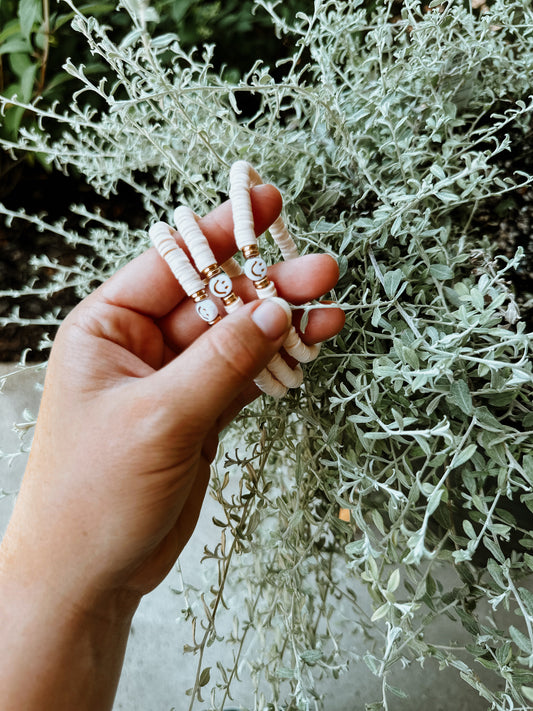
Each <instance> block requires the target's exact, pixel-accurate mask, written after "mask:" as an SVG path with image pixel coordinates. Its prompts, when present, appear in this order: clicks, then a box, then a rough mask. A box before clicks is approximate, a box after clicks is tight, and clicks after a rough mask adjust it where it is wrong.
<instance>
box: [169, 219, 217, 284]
mask: <svg viewBox="0 0 533 711" xmlns="http://www.w3.org/2000/svg"><path fill="white" fill-rule="evenodd" d="M197 220H198V217H197V216H196V215H195V214H194V212H193V211H192V210H191V208H190V207H187V205H180V206H179V207H177V208H176V209H175V210H174V222H175V223H176V227H177V228H178V231H179V233H180V235H181V237H182V239H183V241H184V242H185V244H186V245H187V249H188V250H189V252H190V253H191V257H192V258H193V260H194V263H195V264H196V268H197V269H198V271H199V272H203V271H204V270H205V269H207V267H210V266H211V265H212V264H216V259H215V255H214V254H213V251H212V249H211V247H210V246H209V242H208V241H207V238H206V236H205V235H204V233H203V232H202V230H201V229H200V226H199V225H198V222H197Z"/></svg>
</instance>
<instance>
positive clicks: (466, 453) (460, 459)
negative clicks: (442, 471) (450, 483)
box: [450, 444, 477, 469]
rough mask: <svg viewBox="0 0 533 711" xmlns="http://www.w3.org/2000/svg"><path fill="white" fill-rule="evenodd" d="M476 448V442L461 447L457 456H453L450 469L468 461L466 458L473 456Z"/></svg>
mask: <svg viewBox="0 0 533 711" xmlns="http://www.w3.org/2000/svg"><path fill="white" fill-rule="evenodd" d="M476 449H477V444H469V445H468V447H466V448H465V449H463V451H462V452H460V453H459V454H458V455H457V457H455V459H454V460H453V461H452V463H451V464H450V467H451V468H452V469H456V468H457V467H460V466H462V465H463V464H466V462H468V460H469V459H471V458H472V457H473V456H474V454H475V452H476Z"/></svg>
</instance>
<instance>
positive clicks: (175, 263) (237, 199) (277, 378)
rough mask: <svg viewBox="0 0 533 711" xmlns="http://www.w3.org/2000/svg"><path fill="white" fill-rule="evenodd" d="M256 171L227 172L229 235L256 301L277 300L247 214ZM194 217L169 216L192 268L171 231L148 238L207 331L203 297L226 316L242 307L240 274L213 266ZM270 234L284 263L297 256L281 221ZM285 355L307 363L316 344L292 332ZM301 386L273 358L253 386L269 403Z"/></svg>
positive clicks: (208, 314)
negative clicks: (231, 231)
mask: <svg viewBox="0 0 533 711" xmlns="http://www.w3.org/2000/svg"><path fill="white" fill-rule="evenodd" d="M261 184H262V180H261V178H260V177H259V175H258V173H257V171H256V170H255V169H254V168H253V167H252V166H251V165H250V164H249V163H248V162H246V161H237V162H236V163H234V164H233V166H232V168H231V171H230V189H229V193H230V199H231V206H232V213H233V223H234V234H235V242H236V244H237V247H238V248H239V250H240V251H241V252H242V254H243V257H244V259H245V263H244V274H245V275H246V276H247V277H248V279H250V280H251V281H252V282H253V285H254V287H255V290H256V293H257V296H258V297H259V298H260V299H266V298H273V297H277V289H276V285H275V284H274V283H273V282H272V281H271V280H270V279H269V278H268V275H267V265H266V263H265V261H264V260H263V258H262V257H261V255H260V252H259V247H258V243H257V238H256V235H255V225H254V219H253V211H252V201H251V196H250V191H251V189H252V187H254V186H256V185H261ZM198 219H199V218H198V216H197V215H195V214H194V212H193V211H192V210H191V209H190V208H188V207H186V206H184V205H183V206H179V207H178V208H176V210H175V212H174V220H175V222H176V226H177V228H178V231H179V233H180V235H181V237H182V239H183V241H184V242H185V244H186V246H187V249H188V250H189V253H190V255H191V257H192V259H193V261H194V263H195V265H196V269H195V268H194V266H193V265H192V264H191V262H190V261H189V259H188V257H187V255H186V254H185V252H184V251H183V250H182V249H181V248H180V247H179V245H178V244H177V242H176V240H175V238H174V234H173V230H172V228H171V227H170V226H169V225H167V224H166V223H165V222H157V223H155V224H154V225H152V226H151V227H150V230H149V235H150V238H151V240H152V242H153V244H154V246H155V247H156V249H157V250H158V252H159V254H160V255H161V256H162V257H163V259H164V260H165V261H166V262H167V264H168V265H169V267H170V269H171V270H172V273H173V274H174V276H175V277H176V279H177V280H178V282H179V283H180V284H181V286H182V288H183V289H184V291H185V292H186V294H187V295H188V296H189V297H191V298H192V299H193V301H195V302H196V310H197V312H198V314H199V316H200V317H201V318H202V319H203V320H204V321H206V322H207V323H208V324H210V325H213V324H215V323H217V322H218V321H219V320H220V315H219V313H218V308H217V306H216V304H215V302H214V301H213V300H212V299H211V298H209V295H208V293H207V289H206V284H207V286H208V289H209V291H210V292H211V293H212V294H213V295H214V296H215V297H218V298H220V299H221V300H222V303H223V304H224V308H225V310H226V312H228V313H231V312H232V311H235V310H236V309H237V308H239V307H240V306H241V305H242V303H243V302H242V299H241V298H240V297H239V296H237V295H236V294H235V292H234V291H233V286H232V283H231V279H232V277H235V276H238V275H240V274H242V273H243V269H242V268H241V266H240V265H239V263H238V262H237V261H236V260H235V259H233V258H231V259H228V260H227V261H226V262H224V263H223V264H222V265H220V266H219V265H218V264H217V261H216V259H215V256H214V254H213V252H212V250H211V247H210V246H209V243H208V241H207V239H206V237H205V235H204V234H203V232H202V230H201V229H200V226H199V224H198ZM270 233H271V234H272V237H273V239H274V241H275V242H276V244H277V245H278V247H279V249H280V251H281V254H282V256H283V258H284V259H293V258H294V257H297V256H298V249H297V247H296V244H295V243H294V240H293V239H292V237H291V236H290V234H289V232H288V230H287V228H286V226H285V223H284V222H283V219H282V217H281V216H280V217H278V218H277V219H276V220H275V221H274V223H273V224H272V225H271V227H270ZM283 347H284V349H285V351H286V352H287V353H288V354H289V355H290V356H292V357H293V358H294V359H295V360H296V361H298V363H308V362H310V361H311V360H313V359H314V358H316V357H317V355H318V353H319V351H320V344H317V345H312V346H308V345H307V344H305V343H304V342H303V341H302V339H301V338H300V336H299V335H298V333H297V331H296V329H295V327H294V326H291V328H290V330H289V333H288V335H287V337H286V339H285V341H284V343H283ZM302 382H303V371H302V369H301V367H300V365H299V364H297V365H296V367H294V368H291V366H290V365H289V364H288V363H287V362H286V361H285V360H284V359H283V358H282V357H281V355H280V354H279V353H278V354H276V355H275V356H274V358H273V359H272V360H271V361H270V363H269V364H268V366H267V368H265V369H264V370H263V371H261V373H260V374H259V375H258V377H257V378H256V380H255V383H256V385H257V386H258V387H259V388H260V389H261V390H263V392H265V393H267V394H269V395H272V396H273V397H276V398H280V397H283V396H284V395H285V394H286V392H287V389H288V388H297V387H300V385H301V384H302Z"/></svg>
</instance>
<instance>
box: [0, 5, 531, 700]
mask: <svg viewBox="0 0 533 711" xmlns="http://www.w3.org/2000/svg"><path fill="white" fill-rule="evenodd" d="M69 4H70V3H69ZM258 4H259V5H261V6H262V7H263V8H265V9H267V11H268V12H269V13H270V15H271V17H272V24H273V32H274V31H275V32H277V33H278V34H280V35H284V36H286V38H287V40H288V44H290V45H292V46H293V47H294V50H293V52H292V54H291V56H290V57H289V59H287V60H286V61H285V62H284V63H283V64H282V65H281V67H278V68H277V74H276V76H277V79H276V80H275V79H274V78H273V75H272V68H270V67H268V66H265V65H264V64H263V63H262V61H261V58H260V57H258V58H257V61H256V62H255V63H253V64H251V66H250V69H249V71H248V72H247V73H246V74H245V75H243V76H242V78H241V79H240V80H239V81H238V82H235V83H228V81H227V80H225V79H222V78H221V77H220V76H218V75H217V74H216V73H214V72H213V71H212V69H211V67H210V57H211V49H210V48H209V47H208V48H207V49H205V50H203V53H200V52H196V53H195V52H192V53H186V52H184V51H183V50H182V49H181V46H180V40H179V37H178V36H176V35H174V34H168V33H167V34H165V33H161V32H160V31H156V32H154V31H149V27H151V26H150V25H149V24H147V23H149V22H150V21H152V20H154V18H153V17H152V16H151V14H150V13H152V12H153V11H152V10H151V8H150V7H149V6H148V5H147V3H144V2H141V1H140V0H139V1H136V0H127V1H126V0H124V1H123V2H121V3H120V7H121V9H122V11H124V12H127V13H129V15H130V17H131V32H130V33H129V34H128V35H127V37H126V38H125V39H123V40H122V41H121V43H120V44H119V45H117V44H114V43H113V41H112V39H111V38H110V36H109V35H108V33H107V32H106V28H105V26H104V25H103V24H101V22H99V21H97V20H96V19H94V18H91V17H84V16H82V15H78V16H76V17H75V20H74V28H75V29H76V30H77V31H78V32H80V33H81V34H82V35H83V36H84V37H85V39H86V41H87V42H88V43H89V45H90V47H91V50H92V52H93V53H94V54H95V55H96V56H97V57H98V58H99V59H101V60H102V61H104V62H106V63H107V64H108V65H109V68H110V69H111V70H112V72H113V75H114V77H115V81H114V83H110V82H109V81H107V82H104V81H102V82H100V83H99V82H98V81H97V80H96V81H95V79H94V78H93V77H90V78H89V77H87V76H86V75H85V74H84V70H83V67H78V66H76V65H75V64H74V63H73V62H69V63H68V66H67V69H68V71H69V72H70V73H71V74H72V75H73V76H75V77H76V78H77V79H78V81H79V91H78V92H77V93H76V94H75V95H74V96H73V98H72V102H71V104H70V105H69V106H68V107H64V106H54V107H52V108H48V109H44V108H43V109H40V108H39V105H36V106H25V105H24V104H23V102H19V103H20V104H21V105H22V106H24V108H26V109H27V110H31V111H34V112H35V114H36V117H37V119H38V121H39V128H38V129H34V130H31V131H23V132H22V133H21V135H20V137H19V139H18V140H17V141H16V142H12V143H9V142H8V141H3V145H4V147H7V148H9V149H11V150H13V151H15V152H21V151H36V152H38V153H39V154H40V155H42V156H45V157H47V158H48V160H49V161H50V162H51V163H53V164H54V165H55V166H57V167H58V168H60V169H61V170H64V171H68V172H73V173H76V172H79V173H81V174H82V175H84V176H85V177H86V179H87V180H88V181H89V183H90V184H91V185H92V186H93V187H94V189H95V190H97V191H99V192H100V193H102V194H103V195H109V194H111V193H113V191H114V190H115V189H116V187H117V185H118V184H119V183H126V184H128V185H129V186H131V187H132V188H133V189H134V190H135V191H136V193H137V195H138V199H139V202H142V204H143V205H144V208H145V211H146V221H147V223H148V222H149V221H150V220H153V219H155V218H163V219H167V220H170V219H171V212H172V209H173V207H174V206H175V205H176V204H177V203H178V202H180V201H185V202H186V203H188V204H190V205H191V206H192V207H193V209H195V210H196V211H198V212H200V213H205V212H206V211H207V210H209V209H210V208H212V207H213V206H214V205H216V204H217V203H218V202H219V199H220V194H221V193H225V192H226V189H227V179H228V168H229V165H230V164H231V163H232V162H233V161H234V160H236V159H239V158H245V159H247V160H249V161H250V162H251V163H252V164H254V166H256V168H257V169H258V171H259V173H260V174H261V175H262V176H263V178H264V179H265V180H269V181H271V182H274V183H275V184H276V185H277V186H278V187H279V188H280V189H281V191H282V193H283V195H284V200H285V207H284V209H285V214H286V218H287V221H288V223H289V225H290V227H291V229H292V232H293V233H294V235H295V237H296V239H297V241H298V243H299V245H300V247H301V248H302V250H303V251H315V250H325V251H328V252H330V253H331V254H333V255H335V257H337V259H338V260H339V263H340V267H341V278H340V281H339V284H338V287H337V290H336V293H335V295H334V297H335V298H336V300H337V301H338V303H339V304H340V305H341V306H342V307H343V308H344V310H345V312H346V317H347V324H346V328H345V329H344V331H343V332H342V334H341V335H340V336H339V337H338V338H337V339H336V340H335V341H334V342H333V343H330V344H327V345H326V346H325V347H324V349H323V351H322V353H321V356H320V357H319V359H318V360H317V361H316V362H315V363H314V364H312V365H311V366H310V367H308V368H307V371H306V384H305V385H304V387H303V388H302V389H301V391H299V392H298V393H297V394H291V396H290V397H288V398H286V399H284V400H282V401H281V402H273V401H271V400H269V399H268V398H263V399H261V400H259V401H258V402H257V403H256V404H255V405H254V406H253V407H251V408H249V409H248V410H247V411H246V412H245V413H244V414H243V416H242V417H241V418H240V420H239V421H238V422H237V423H236V425H235V427H234V429H233V430H232V431H231V432H230V433H229V434H228V437H227V439H226V445H225V453H223V454H222V455H221V458H220V461H219V463H218V465H217V467H216V469H215V471H214V473H213V479H212V489H211V494H212V496H214V497H215V498H216V500H217V501H218V502H219V504H220V515H219V516H218V517H217V519H216V521H215V523H216V524H217V525H218V526H219V528H220V534H221V538H220V541H219V542H218V543H216V545H213V546H212V548H211V549H210V550H206V565H213V566H214V567H213V570H214V573H215V577H216V583H215V584H214V585H213V586H211V588H210V589H209V590H207V589H206V590H203V591H194V590H189V591H188V592H187V591H186V593H185V600H186V605H185V616H186V617H188V618H189V619H191V621H192V624H193V636H192V641H191V644H190V645H189V646H188V651H190V652H192V653H195V654H196V655H197V658H198V674H197V676H196V679H193V680H191V688H190V689H189V692H188V694H189V700H190V708H191V709H192V708H199V707H201V706H202V703H204V704H206V703H210V708H212V709H221V708H223V706H224V705H226V707H227V706H228V704H229V701H228V699H230V698H231V689H232V684H233V683H234V681H235V679H236V678H237V677H238V675H239V674H242V673H243V668H244V667H245V666H246V664H245V663H247V664H248V667H249V671H250V674H251V678H252V679H253V681H254V684H255V689H256V693H255V700H254V701H253V704H255V706H254V708H256V709H267V708H271V709H274V708H275V709H278V708H283V709H309V708H320V706H321V701H320V694H321V685H320V679H321V678H322V677H327V676H334V677H337V676H338V675H340V674H341V673H342V672H343V671H344V670H345V669H346V668H349V666H350V664H352V663H354V662H355V661H357V660H364V662H365V663H366V664H367V665H368V667H369V669H370V670H371V672H372V673H373V674H375V675H376V676H377V677H379V678H380V679H381V690H382V694H381V697H380V698H378V699H375V700H371V699H369V700H368V701H369V704H368V706H367V708H369V709H388V708H391V706H390V704H391V694H392V695H393V696H394V695H405V694H407V690H406V689H403V690H402V689H397V688H394V687H392V686H391V684H390V683H389V676H390V674H391V671H392V670H393V669H394V668H396V667H398V666H402V665H403V666H406V665H409V664H417V663H421V662H423V661H424V660H425V659H428V658H430V657H431V658H433V659H435V660H437V661H438V663H439V664H440V665H441V667H443V668H444V667H450V668H453V669H455V670H456V672H457V675H458V676H460V677H461V678H462V679H463V680H464V681H465V682H466V683H467V684H469V685H470V686H472V687H474V689H476V691H477V692H478V694H479V695H480V696H481V697H483V698H484V699H486V701H487V704H488V705H487V708H491V709H501V710H502V711H503V710H504V709H505V710H506V711H511V710H513V709H526V708H531V704H532V703H533V670H532V669H531V667H532V665H533V593H531V592H530V590H529V588H528V585H527V576H528V575H530V573H531V571H532V570H533V550H532V549H533V536H532V535H531V525H530V521H531V512H532V511H533V439H532V434H533V433H532V430H533V413H532V412H531V405H530V403H531V398H532V396H533V388H532V385H533V376H532V367H531V365H532V363H531V356H530V349H531V334H529V333H527V330H526V327H525V324H524V322H523V321H522V320H521V316H520V313H519V309H518V307H517V304H516V302H515V299H514V296H513V293H512V291H511V289H510V287H509V280H508V275H509V273H510V270H512V269H513V268H514V267H516V265H517V263H518V261H519V260H520V258H521V255H520V253H517V254H516V256H515V257H514V258H513V259H511V260H509V259H505V258H503V257H501V256H498V255H496V254H495V253H494V251H493V248H492V245H491V244H490V243H489V241H488V240H487V239H486V237H485V236H484V234H483V230H482V228H481V227H479V225H478V224H477V223H476V214H477V211H478V209H479V207H480V206H482V205H483V204H484V202H485V201H487V200H489V199H494V198H495V197H497V196H505V195H506V194H507V193H509V192H510V191H512V190H514V189H516V187H517V186H520V185H522V186H527V185H529V184H530V183H531V182H532V181H533V177H532V176H530V175H528V174H525V173H519V172H518V171H517V172H515V173H512V174H510V173H509V171H504V169H503V168H502V167H501V166H502V165H503V163H504V162H503V160H501V157H502V155H503V154H505V152H510V155H511V156H512V151H513V150H520V144H518V147H517V146H513V145H512V144H511V139H510V137H509V136H510V131H511V129H512V131H513V135H514V136H520V135H524V136H525V134H526V131H527V128H528V126H529V125H530V121H531V112H532V109H533V104H532V100H531V98H530V96H529V94H530V93H531V76H532V70H533V43H532V42H533V40H532V38H533V10H532V7H531V2H530V1H529V0H526V1H524V0H505V1H504V0H495V1H494V2H492V3H490V4H489V8H488V11H487V12H484V13H476V12H474V11H473V10H472V9H471V8H469V6H468V5H469V4H468V3H462V2H459V1H457V0H455V1H449V2H444V3H435V2H433V3H431V4H430V7H429V8H424V7H423V5H422V4H421V3H420V2H417V1H415V0H405V1H404V2H403V3H401V7H400V10H399V11H398V12H399V14H398V15H397V16H395V15H394V13H393V11H392V9H393V3H392V2H379V3H377V6H376V7H373V6H372V10H369V9H368V6H367V7H366V8H365V4H364V3H362V2H360V1H357V0H355V1H354V2H351V3H345V2H340V1H339V0H316V2H315V3H314V7H311V6H310V8H309V12H308V13H307V14H305V13H300V14H298V15H297V16H296V17H295V18H294V19H293V20H292V21H291V22H288V21H287V20H285V19H283V18H282V17H281V16H280V15H278V12H277V9H276V3H269V2H267V0H259V2H258ZM367 5H368V4H367ZM395 7H396V9H397V7H398V6H397V5H395ZM280 69H281V78H279V77H280ZM93 93H95V94H97V95H98V96H99V97H100V98H101V99H102V100H103V101H104V102H105V105H106V106H107V109H106V110H105V111H103V112H97V111H96V110H95V109H90V108H86V103H85V97H86V95H87V94H93ZM245 94H252V95H253V96H254V97H256V98H258V99H259V102H260V103H259V108H258V110H257V112H256V113H255V114H254V115H253V116H249V115H243V114H242V113H240V109H239V100H240V98H242V96H244V95H245ZM50 124H54V125H55V126H57V125H58V124H60V125H61V126H63V127H64V128H63V134H62V137H61V138H60V139H59V140H51V139H50V138H48V137H47V126H48V125H50ZM56 135H57V134H56ZM72 209H73V210H74V212H75V213H77V214H78V215H79V216H81V217H82V218H83V225H84V227H83V229H80V231H79V233H76V234H75V233H72V232H70V231H68V230H66V229H65V228H64V226H63V223H59V224H48V223H47V222H46V218H45V217H43V216H35V215H31V214H30V213H25V212H22V211H21V212H12V211H9V210H7V209H5V208H2V209H1V211H2V212H3V214H4V215H5V216H6V218H7V219H8V220H11V219H14V218H17V219H23V220H28V221H29V222H33V223H34V224H35V225H36V226H37V227H38V228H39V229H44V230H52V231H54V232H56V233H57V234H58V235H60V236H61V237H62V238H64V239H66V240H68V241H70V242H72V243H74V244H79V245H89V246H90V247H91V248H92V249H93V250H94V253H95V258H94V259H92V260H91V259H87V258H84V259H83V260H81V259H80V261H79V263H78V264H77V265H74V266H68V267H66V266H63V265H61V264H55V263H52V262H51V261H50V260H49V259H48V258H47V257H46V256H36V257H35V267H36V268H39V267H42V266H46V267H47V268H49V269H52V270H55V277H54V279H53V281H52V283H51V284H50V285H49V286H48V287H47V289H45V290H43V298H46V295H47V293H50V292H52V291H54V290H58V289H62V288H64V287H65V286H66V285H74V286H75V287H76V289H77V290H78V292H79V295H80V297H81V296H83V295H85V294H86V293H87V292H88V291H89V290H90V289H91V288H92V287H93V286H94V284H96V283H98V282H100V281H102V280H103V279H105V278H106V277H107V276H109V275H110V274H111V273H112V272H113V271H115V269H116V268H117V265H120V264H122V263H124V262H126V261H127V260H129V259H130V258H131V257H133V256H134V255H136V254H137V253H139V252H140V251H141V250H143V249H145V248H146V246H147V237H146V234H145V232H144V231H135V230H133V231H132V230H130V229H129V228H128V226H127V225H125V224H120V223H116V222H113V221H109V220H106V219H104V218H103V217H101V216H99V215H98V214H90V213H89V212H88V211H87V210H86V209H85V208H84V207H83V206H82V205H77V206H73V208H72ZM270 249H271V250H272V248H271V247H270ZM271 255H272V258H274V251H273V250H272V251H271ZM32 290H33V291H35V288H34V287H32V285H31V284H30V285H28V287H27V289H26V290H25V291H24V293H31V292H32ZM2 295H3V296H9V297H12V298H16V297H17V295H18V294H14V293H9V294H6V293H4V294H2ZM7 320H8V321H10V322H11V321H14V322H19V321H22V322H25V320H24V319H20V318H19V317H18V316H17V311H16V309H15V310H14V311H13V315H12V317H11V318H10V319H7ZM48 320H49V322H50V324H53V323H55V322H56V320H57V319H56V316H55V315H54V314H50V316H49V319H48ZM4 322H6V319H4ZM236 479H237V480H238V481H239V484H238V486H237V488H236V489H235V487H234V486H233V488H232V485H230V483H229V482H230V481H233V482H234V481H235V480H236ZM340 508H343V509H349V511H350V520H349V521H343V520H340V518H339V510H340ZM443 570H444V571H446V570H451V571H455V574H456V577H455V582H453V583H450V582H449V580H450V579H452V578H450V576H448V577H447V576H446V575H444V576H443V575H442V571H443ZM361 581H362V582H363V583H364V584H365V585H366V588H367V591H368V593H369V596H370V600H371V603H372V604H371V608H369V607H368V605H366V604H363V602H361V600H360V599H359V597H358V596H357V594H356V592H355V588H356V587H357V585H359V584H360V582H361ZM446 581H447V582H446ZM236 589H239V590H240V592H239V594H240V595H241V596H242V595H244V602H242V599H241V601H240V602H239V605H238V609H237V606H234V609H231V600H232V599H234V598H232V596H233V595H235V590H236ZM243 591H244V592H243ZM340 601H342V609H343V610H344V618H343V621H342V625H344V628H346V618H347V617H348V619H350V620H351V624H352V625H353V627H354V628H355V627H357V628H359V629H360V630H364V632H365V636H364V640H362V643H361V647H360V648H358V649H355V650H354V649H347V648H346V647H347V644H346V642H345V640H344V636H343V634H342V627H341V626H339V625H338V619H337V618H338V615H337V611H338V608H339V605H340ZM226 605H227V606H228V607H229V608H230V609H229V611H227V610H225V606H226ZM506 610H509V611H511V612H514V613H516V615H514V616H513V617H512V618H511V619H512V622H511V623H510V622H509V618H505V620H507V621H506V622H503V623H502V622H501V621H500V622H499V621H497V619H496V618H497V615H498V613H500V612H502V611H506ZM224 612H225V614H227V615H229V616H230V617H232V616H233V615H235V616H236V617H235V622H234V625H233V630H232V631H231V632H228V633H227V634H226V633H225V634H222V633H221V632H220V630H219V627H218V624H219V618H220V615H221V614H222V613H224ZM443 615H447V616H448V617H450V618H452V619H455V620H458V621H460V622H461V623H462V624H463V625H464V627H465V630H466V634H467V636H468V640H469V641H468V642H467V643H466V644H453V643H450V642H449V641H448V643H446V644H441V643H439V642H438V641H436V640H434V639H432V635H431V633H430V632H428V633H427V634H425V632H426V631H427V630H429V629H430V624H431V623H432V622H433V621H435V620H438V619H439V618H441V617H442V616H443ZM252 637H253V638H255V642H254V644H255V646H254V653H253V655H251V656H250V657H248V658H247V659H245V658H244V657H245V651H246V649H248V646H249V643H250V639H251V638H252ZM221 644H230V645H231V646H232V650H233V651H232V658H233V664H230V665H227V664H223V663H222V662H221V661H220V659H221V656H220V655H217V652H216V650H217V649H218V648H219V647H218V645H221ZM213 650H215V651H214V652H213ZM209 659H214V661H211V662H209V661H208V660H209ZM480 671H482V672H483V674H480ZM202 697H203V702H202V703H200V702H199V699H201V698H202Z"/></svg>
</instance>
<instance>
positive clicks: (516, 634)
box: [509, 625, 533, 654]
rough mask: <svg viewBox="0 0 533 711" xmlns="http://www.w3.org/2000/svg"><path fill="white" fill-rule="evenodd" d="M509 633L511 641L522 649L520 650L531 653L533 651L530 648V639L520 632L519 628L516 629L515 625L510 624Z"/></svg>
mask: <svg viewBox="0 0 533 711" xmlns="http://www.w3.org/2000/svg"><path fill="white" fill-rule="evenodd" d="M509 634H510V635H511V638H512V640H513V642H514V643H515V644H516V646H517V647H518V648H519V649H521V650H522V652H525V653H526V654H531V653H532V652H533V649H532V648H531V640H530V639H529V638H528V637H526V635H525V634H524V633H523V632H520V630H518V629H516V627H514V626H513V625H510V626H509Z"/></svg>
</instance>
